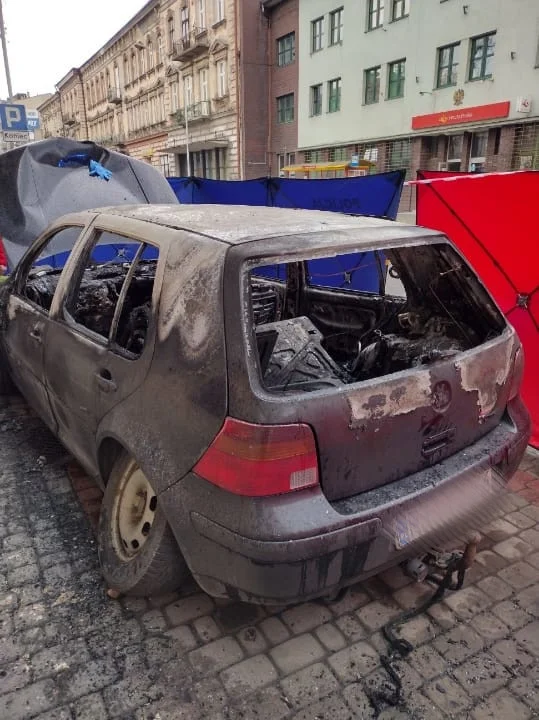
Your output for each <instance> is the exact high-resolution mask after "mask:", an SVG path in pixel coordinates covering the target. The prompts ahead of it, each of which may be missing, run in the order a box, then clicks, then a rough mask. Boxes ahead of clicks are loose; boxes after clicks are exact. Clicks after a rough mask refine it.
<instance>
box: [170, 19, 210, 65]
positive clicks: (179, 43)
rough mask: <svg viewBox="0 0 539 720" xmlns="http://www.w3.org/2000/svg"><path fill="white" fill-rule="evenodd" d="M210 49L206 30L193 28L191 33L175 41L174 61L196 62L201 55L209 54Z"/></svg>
mask: <svg viewBox="0 0 539 720" xmlns="http://www.w3.org/2000/svg"><path fill="white" fill-rule="evenodd" d="M209 48H210V41H209V39H208V32H207V30H206V28H197V27H195V28H193V29H192V30H191V32H189V33H188V34H186V35H183V36H182V38H181V40H175V42H174V49H173V52H172V59H173V60H179V61H180V62H186V61H188V60H194V58H196V57H198V56H199V55H203V54H204V53H207V52H208V50H209Z"/></svg>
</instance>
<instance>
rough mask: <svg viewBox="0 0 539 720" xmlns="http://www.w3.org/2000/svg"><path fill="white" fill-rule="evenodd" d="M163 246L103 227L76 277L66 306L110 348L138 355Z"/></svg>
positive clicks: (148, 315)
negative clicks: (103, 230) (105, 229)
mask: <svg viewBox="0 0 539 720" xmlns="http://www.w3.org/2000/svg"><path fill="white" fill-rule="evenodd" d="M158 259H159V250H158V248H156V247H154V246H152V245H148V244H145V243H141V242H139V241H136V240H132V239H130V238H127V237H122V236H120V235H117V234H115V233H110V232H100V233H99V235H98V237H97V240H96V242H95V243H94V244H93V246H92V248H91V250H90V252H89V253H88V255H87V257H86V261H85V263H84V267H83V268H82V272H81V273H80V274H79V275H78V277H77V278H74V287H73V290H72V291H71V292H70V293H69V296H68V300H67V304H66V308H65V310H66V311H67V313H68V316H71V318H72V320H73V321H74V322H75V323H76V324H77V325H80V326H82V327H83V328H86V330H89V331H90V332H91V333H92V334H93V335H97V336H99V338H100V339H101V341H102V342H103V343H104V344H107V345H108V346H109V347H110V349H111V350H115V351H116V352H120V353H121V354H127V355H128V356H129V357H139V356H140V355H141V354H142V351H143V350H144V346H145V344H146V338H147V334H148V329H149V326H150V318H151V312H152V307H151V305H152V295H153V287H154V281H155V273H156V268H157V261H158Z"/></svg>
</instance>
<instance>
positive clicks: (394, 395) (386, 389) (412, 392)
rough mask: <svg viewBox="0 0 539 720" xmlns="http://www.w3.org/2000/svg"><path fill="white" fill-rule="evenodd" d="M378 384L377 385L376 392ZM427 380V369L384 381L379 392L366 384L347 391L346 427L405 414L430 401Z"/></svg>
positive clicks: (429, 387)
mask: <svg viewBox="0 0 539 720" xmlns="http://www.w3.org/2000/svg"><path fill="white" fill-rule="evenodd" d="M379 387H380V385H379V383H378V388H377V389H379ZM430 396H431V381H430V372H429V371H428V370H423V371H420V370H414V371H413V372H407V373H403V374H402V376H399V377H396V378H393V379H391V380H390V379H387V378H386V379H385V382H384V384H383V392H376V391H373V388H372V387H370V386H369V384H365V385H363V386H362V387H360V388H358V389H357V390H353V391H351V392H350V393H349V394H348V396H347V401H348V403H349V405H350V413H351V416H350V423H351V424H350V427H352V428H355V427H357V426H358V424H359V423H362V422H364V421H366V420H380V419H381V418H382V417H391V416H395V415H406V414H407V413H411V412H413V411H414V410H417V409H418V408H420V407H424V406H425V405H426V404H428V403H429V402H430Z"/></svg>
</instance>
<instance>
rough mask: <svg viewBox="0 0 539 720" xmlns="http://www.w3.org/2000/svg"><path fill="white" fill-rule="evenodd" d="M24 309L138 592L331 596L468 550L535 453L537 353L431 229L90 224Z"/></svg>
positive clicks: (31, 389)
mask: <svg viewBox="0 0 539 720" xmlns="http://www.w3.org/2000/svg"><path fill="white" fill-rule="evenodd" d="M51 248H53V249H54V248H56V249H58V248H66V250H65V251H64V254H63V255H62V258H61V262H56V260H54V259H53V261H51ZM55 252H56V250H55ZM52 255H53V256H54V257H56V256H55V255H54V252H52ZM388 267H391V273H390V274H388V272H387V269H388ZM396 278H398V280H397V279H396ZM2 293H3V297H2V302H1V308H2V310H1V313H2V318H1V321H2V335H1V339H2V351H3V355H4V359H5V363H6V367H7V369H8V371H9V374H10V376H11V377H12V379H13V381H14V382H15V383H16V385H17V387H18V388H19V389H20V391H21V392H22V393H23V395H24V396H25V397H26V398H27V400H28V402H29V403H30V405H31V406H32V407H33V408H35V410H36V411H37V412H38V413H39V415H40V416H41V417H42V418H43V420H44V422H45V423H46V424H47V425H48V426H49V428H50V429H51V430H52V431H53V432H54V433H55V434H56V435H57V436H58V437H59V438H60V440H61V441H62V443H63V444H64V445H65V446H66V448H68V449H69V450H70V451H71V453H73V455H74V456H75V457H76V458H77V459H78V461H79V462H80V463H81V464H82V466H83V467H84V468H85V469H86V471H87V472H88V473H89V474H90V475H91V476H92V477H93V478H95V481H96V482H97V483H98V485H99V486H100V487H101V488H102V489H103V490H104V498H103V503H102V510H101V516H100V521H99V528H98V546H99V557H100V562H101V565H102V570H103V575H104V578H105V581H106V583H107V585H108V586H109V587H111V588H114V589H115V590H117V591H119V592H121V593H131V594H134V595H149V594H156V593H161V592H165V591H171V590H174V589H176V588H178V587H179V586H180V585H181V583H182V581H183V580H184V579H185V577H186V576H187V575H188V572H189V571H190V572H191V573H192V575H193V576H194V577H195V579H196V580H197V581H198V583H199V585H200V586H201V587H202V588H203V589H204V590H205V591H206V592H208V593H209V594H210V595H213V596H218V597H229V598H237V599H241V600H245V601H251V602H263V603H288V602H292V601H296V600H299V599H305V598H309V597H316V596H320V595H323V594H328V593H330V592H332V591H335V590H336V589H338V588H341V587H343V586H346V585H348V584H351V583H353V582H356V581H358V580H360V579H362V578H365V577H367V576H369V575H372V574H375V573H377V572H379V571H381V570H383V569H384V568H386V567H390V566H392V565H396V564H398V563H401V562H403V561H405V560H406V559H407V558H410V557H415V556H418V555H421V553H424V552H427V551H428V549H429V548H439V547H442V546H443V545H444V544H445V545H447V544H448V543H454V542H456V540H457V539H458V538H460V537H463V536H464V534H465V533H466V532H468V531H469V530H470V529H472V528H474V527H475V526H476V524H477V522H478V519H479V518H480V517H482V512H483V510H484V509H485V507H486V506H487V505H488V503H489V501H490V498H491V497H494V495H495V486H496V481H497V479H499V478H501V479H502V482H505V481H507V479H508V478H509V477H510V476H511V474H512V472H513V471H514V470H515V468H516V467H517V465H518V463H519V461H520V459H521V456H522V454H523V452H524V450H525V448H526V444H527V440H528V434H529V428H530V425H529V418H528V415H527V412H526V410H525V408H524V406H523V404H522V402H521V399H520V396H519V385H520V379H521V374H522V362H523V359H522V353H521V349H520V344H519V341H518V339H517V337H516V335H515V332H514V330H513V329H512V327H511V326H509V325H508V324H507V322H506V320H505V318H504V317H503V315H502V314H501V312H500V311H499V310H498V308H497V307H496V305H495V303H494V302H493V300H492V299H491V297H490V296H489V295H488V293H487V291H486V290H485V289H484V287H483V286H482V284H481V283H480V281H479V280H478V278H477V277H476V275H475V274H474V272H473V271H472V269H471V268H470V266H469V265H468V264H467V262H466V261H465V260H464V259H463V258H462V257H461V256H460V255H459V254H458V252H457V250H456V249H455V248H454V247H453V246H452V245H451V243H450V242H449V241H448V239H447V238H446V237H444V236H443V235H442V234H440V233H438V232H435V231H430V230H427V229H425V228H420V227H414V226H407V225H400V224H398V223H394V222H390V221H385V220H378V219H373V218H359V217H348V216H339V215H336V214H333V213H324V212H317V211H302V210H284V209H276V208H262V207H260V208H254V207H233V206H221V207H220V206H215V205H212V206H196V205H195V206H179V205H169V206H167V205H144V206H132V207H131V206H125V207H115V208H110V209H102V210H93V211H84V212H80V213H75V214H72V215H68V216H64V217H62V218H61V219H59V220H58V221H56V222H55V223H54V224H53V225H52V226H51V227H50V228H49V229H48V230H47V231H46V232H45V233H44V234H43V235H42V236H41V237H40V238H39V239H38V240H37V241H36V242H35V243H34V244H33V246H32V247H31V249H30V250H29V251H28V252H27V253H26V254H25V256H24V258H23V259H22V261H21V262H20V264H19V265H18V267H17V269H16V270H15V272H14V273H13V275H12V277H11V278H10V280H9V282H8V284H7V287H4V289H3V290H2Z"/></svg>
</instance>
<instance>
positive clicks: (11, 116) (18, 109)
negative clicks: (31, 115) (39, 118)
mask: <svg viewBox="0 0 539 720" xmlns="http://www.w3.org/2000/svg"><path fill="white" fill-rule="evenodd" d="M0 123H1V125H2V130H18V131H20V132H26V131H27V130H28V123H27V120H26V108H25V107H24V105H6V104H1V105H0Z"/></svg>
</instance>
